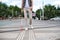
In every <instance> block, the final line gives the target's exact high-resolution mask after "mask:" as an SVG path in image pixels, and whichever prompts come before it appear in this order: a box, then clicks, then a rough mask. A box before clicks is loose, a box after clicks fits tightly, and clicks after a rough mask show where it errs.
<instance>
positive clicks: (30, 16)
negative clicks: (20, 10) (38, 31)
mask: <svg viewBox="0 0 60 40" xmlns="http://www.w3.org/2000/svg"><path fill="white" fill-rule="evenodd" d="M28 11H29V19H30V23H29V24H30V25H32V11H31V10H30V9H28Z"/></svg>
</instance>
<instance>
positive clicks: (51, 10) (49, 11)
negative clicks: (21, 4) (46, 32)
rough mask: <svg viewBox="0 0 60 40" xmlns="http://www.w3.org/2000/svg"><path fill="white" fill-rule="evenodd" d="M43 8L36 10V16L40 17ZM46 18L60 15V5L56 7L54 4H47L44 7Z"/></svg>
mask: <svg viewBox="0 0 60 40" xmlns="http://www.w3.org/2000/svg"><path fill="white" fill-rule="evenodd" d="M41 10H42V9H38V10H37V11H36V16H37V17H38V18H40V13H42V12H41ZM43 10H44V19H50V18H53V17H56V16H60V7H57V8H56V7H55V6H54V5H50V4H49V5H45V6H44V8H43Z"/></svg>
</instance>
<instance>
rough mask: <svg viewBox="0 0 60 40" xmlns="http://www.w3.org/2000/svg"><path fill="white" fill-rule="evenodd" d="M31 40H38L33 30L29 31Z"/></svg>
mask: <svg viewBox="0 0 60 40" xmlns="http://www.w3.org/2000/svg"><path fill="white" fill-rule="evenodd" d="M29 40H36V39H35V36H34V33H33V31H32V30H29Z"/></svg>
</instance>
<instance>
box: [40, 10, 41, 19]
mask: <svg viewBox="0 0 60 40" xmlns="http://www.w3.org/2000/svg"><path fill="white" fill-rule="evenodd" d="M40 20H41V10H40Z"/></svg>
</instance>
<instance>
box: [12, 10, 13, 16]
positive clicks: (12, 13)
mask: <svg viewBox="0 0 60 40" xmlns="http://www.w3.org/2000/svg"><path fill="white" fill-rule="evenodd" d="M12 17H13V9H12Z"/></svg>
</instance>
